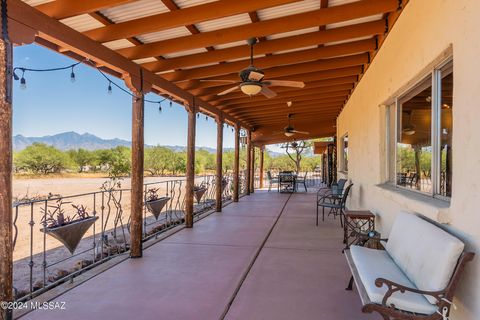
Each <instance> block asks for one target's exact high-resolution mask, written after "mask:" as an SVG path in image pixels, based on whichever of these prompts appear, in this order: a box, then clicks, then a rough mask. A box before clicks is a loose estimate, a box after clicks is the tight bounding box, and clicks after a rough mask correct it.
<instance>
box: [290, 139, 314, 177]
mask: <svg viewBox="0 0 480 320" xmlns="http://www.w3.org/2000/svg"><path fill="white" fill-rule="evenodd" d="M311 146H312V143H311V142H309V141H304V140H301V141H298V142H291V143H290V142H288V143H286V144H285V152H286V153H287V155H288V157H289V158H290V160H292V161H293V163H294V165H295V172H296V173H297V174H298V173H299V172H300V169H301V163H302V153H303V152H304V151H305V150H306V149H307V148H310V147H311Z"/></svg>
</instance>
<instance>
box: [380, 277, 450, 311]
mask: <svg viewBox="0 0 480 320" xmlns="http://www.w3.org/2000/svg"><path fill="white" fill-rule="evenodd" d="M375 285H376V286H377V287H378V288H381V287H382V286H383V285H386V286H387V288H388V290H387V292H386V293H385V295H384V296H383V299H382V305H383V306H385V307H389V306H388V305H387V300H388V298H390V297H391V296H392V294H394V293H395V292H398V291H399V292H400V293H405V292H406V291H408V292H412V293H417V294H422V295H427V296H431V297H433V298H435V299H436V300H437V301H441V300H442V298H443V297H445V294H446V291H444V290H442V291H425V290H420V289H416V288H410V287H406V286H404V285H401V284H398V283H396V282H393V281H390V280H388V279H384V278H378V279H376V280H375Z"/></svg>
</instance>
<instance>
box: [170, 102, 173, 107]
mask: <svg viewBox="0 0 480 320" xmlns="http://www.w3.org/2000/svg"><path fill="white" fill-rule="evenodd" d="M172 105H173V103H172V100H170V108H171V107H172Z"/></svg>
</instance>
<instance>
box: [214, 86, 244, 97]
mask: <svg viewBox="0 0 480 320" xmlns="http://www.w3.org/2000/svg"><path fill="white" fill-rule="evenodd" d="M238 88H240V86H235V87H231V88H230V89H227V90H225V91H222V92H220V93H217V96H223V95H225V94H227V93H230V92H232V91H235V90H237V89H238Z"/></svg>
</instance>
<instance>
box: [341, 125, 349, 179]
mask: <svg viewBox="0 0 480 320" xmlns="http://www.w3.org/2000/svg"><path fill="white" fill-rule="evenodd" d="M341 168H342V171H348V134H346V135H344V136H343V137H342V166H341Z"/></svg>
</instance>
